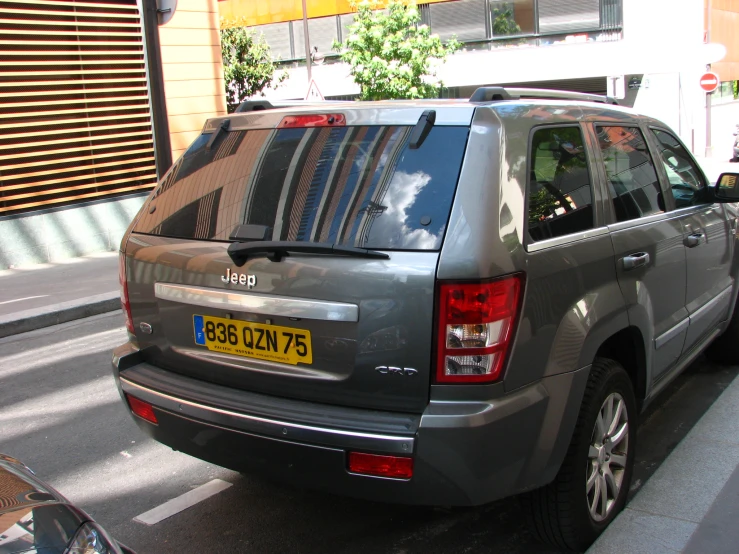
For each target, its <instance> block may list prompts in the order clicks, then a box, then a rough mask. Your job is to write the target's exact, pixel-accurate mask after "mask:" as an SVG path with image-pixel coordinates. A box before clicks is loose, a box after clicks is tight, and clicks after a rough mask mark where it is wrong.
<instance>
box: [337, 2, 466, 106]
mask: <svg viewBox="0 0 739 554" xmlns="http://www.w3.org/2000/svg"><path fill="white" fill-rule="evenodd" d="M379 7H381V5H380V4H379V3H378V2H376V1H374V2H370V1H367V0H365V1H363V2H361V3H360V4H358V5H357V15H356V17H355V21H354V24H352V25H351V26H350V27H349V33H348V34H349V36H348V38H347V39H346V41H345V42H344V43H343V44H342V43H339V42H336V41H334V45H333V47H334V50H336V51H339V52H341V55H340V57H341V60H342V61H344V62H346V63H348V64H349V66H350V70H349V72H350V74H351V75H352V76H353V77H354V81H355V82H356V83H357V84H358V85H359V87H360V90H361V92H360V100H382V99H390V98H435V97H437V96H438V95H439V91H440V89H441V86H442V83H441V81H440V80H439V79H437V78H436V67H437V66H438V65H439V64H440V63H441V62H443V61H444V60H446V57H447V56H448V55H449V54H452V53H454V52H455V51H457V50H458V49H459V47H460V43H459V42H458V41H457V40H456V39H455V38H452V39H451V40H449V41H447V43H446V44H444V43H443V42H442V41H441V39H439V37H438V35H432V34H431V31H430V30H429V28H428V25H419V23H420V21H421V16H420V14H419V13H418V10H417V9H416V6H415V2H413V1H411V2H410V3H408V4H405V3H401V2H399V1H397V0H391V1H390V2H389V3H388V5H387V10H385V11H377V8H379Z"/></svg>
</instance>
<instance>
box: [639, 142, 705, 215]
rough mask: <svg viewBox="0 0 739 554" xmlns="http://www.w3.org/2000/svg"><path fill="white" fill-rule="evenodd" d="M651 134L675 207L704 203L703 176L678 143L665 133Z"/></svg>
mask: <svg viewBox="0 0 739 554" xmlns="http://www.w3.org/2000/svg"><path fill="white" fill-rule="evenodd" d="M652 133H653V134H654V137H655V138H656V139H657V144H658V146H659V151H658V152H659V159H660V161H661V162H662V167H664V169H665V173H666V174H667V180H668V181H669V183H670V189H671V190H672V195H673V196H674V198H675V206H676V207H678V208H685V207H688V206H693V205H695V204H703V203H705V202H706V201H707V199H706V195H705V192H706V183H705V180H704V178H703V175H702V173H701V171H700V170H699V169H698V166H697V165H696V164H695V162H694V161H693V160H692V158H691V157H690V155H689V154H688V152H687V151H686V150H685V148H684V147H683V145H682V144H680V141H679V140H677V139H676V138H675V137H674V136H673V135H671V134H670V133H668V132H667V131H661V130H659V129H652Z"/></svg>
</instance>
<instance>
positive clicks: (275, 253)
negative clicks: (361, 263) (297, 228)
mask: <svg viewBox="0 0 739 554" xmlns="http://www.w3.org/2000/svg"><path fill="white" fill-rule="evenodd" d="M291 252H292V253H296V254H298V253H300V254H329V255H333V256H350V257H354V258H374V259H378V260H387V259H389V258H390V256H389V255H388V254H385V253H384V252H378V251H377V250H369V249H367V248H358V247H356V246H341V245H340V244H330V243H326V242H300V241H298V242H289V241H255V242H233V243H231V244H230V245H229V246H228V255H229V256H230V257H231V259H232V260H233V262H234V263H235V264H236V265H237V266H238V267H241V266H242V265H244V264H245V263H246V261H247V260H248V259H249V258H253V257H255V256H266V257H267V259H269V260H271V261H273V262H279V261H280V260H282V258H284V257H285V256H289V255H290V253H291Z"/></svg>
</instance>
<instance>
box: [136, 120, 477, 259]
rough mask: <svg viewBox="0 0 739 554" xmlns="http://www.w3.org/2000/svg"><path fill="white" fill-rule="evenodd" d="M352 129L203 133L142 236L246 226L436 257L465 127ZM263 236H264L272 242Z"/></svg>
mask: <svg viewBox="0 0 739 554" xmlns="http://www.w3.org/2000/svg"><path fill="white" fill-rule="evenodd" d="M412 130H413V127H409V126H356V127H334V128H330V127H326V128H302V129H280V130H272V129H269V130H262V129H259V130H250V131H231V132H228V133H221V135H220V136H219V137H217V140H216V142H215V144H213V145H212V147H211V148H210V150H208V149H206V145H207V143H208V141H209V140H210V139H211V137H212V135H210V134H208V135H201V136H200V137H199V138H198V139H197V140H196V141H195V142H194V143H193V144H192V146H190V148H189V149H188V150H187V152H186V153H185V154H184V155H183V156H182V158H180V159H179V160H178V161H177V163H176V165H175V166H174V167H173V168H172V170H171V171H170V173H169V174H168V175H166V176H165V178H164V179H163V180H162V183H161V185H160V187H159V189H158V192H157V196H156V198H155V199H154V200H153V201H152V205H153V206H155V207H156V209H155V210H154V211H153V213H150V212H151V209H149V210H146V212H145V213H144V214H143V215H142V217H141V218H140V219H139V221H138V222H137V224H136V227H135V229H134V231H135V232H138V233H146V234H153V235H162V236H167V237H178V238H184V239H201V240H229V236H230V235H231V234H232V232H233V231H234V229H235V228H236V227H237V226H238V225H241V224H243V223H249V224H257V225H264V226H267V227H268V228H270V229H271V239H272V240H280V241H306V242H326V243H332V244H341V245H346V246H359V247H365V248H375V249H383V250H393V249H397V250H438V249H439V248H440V246H441V240H442V238H443V234H444V230H445V228H446V225H447V221H448V219H449V212H450V210H451V204H452V199H453V197H454V191H455V189H456V185H457V179H458V177H459V171H460V167H461V165H462V158H463V157H464V150H465V146H466V144H467V134H468V130H469V129H468V128H467V127H447V126H435V127H433V128H432V129H431V132H430V133H429V135H428V137H427V138H426V140H425V141H424V142H423V143H422V144H421V146H420V147H419V148H418V149H415V150H412V149H410V148H409V147H408V141H409V137H410V134H411V131H412ZM268 238H269V235H268Z"/></svg>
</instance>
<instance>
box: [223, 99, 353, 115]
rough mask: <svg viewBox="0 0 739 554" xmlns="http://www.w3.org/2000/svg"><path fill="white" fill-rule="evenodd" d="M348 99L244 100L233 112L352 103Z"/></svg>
mask: <svg viewBox="0 0 739 554" xmlns="http://www.w3.org/2000/svg"><path fill="white" fill-rule="evenodd" d="M352 103H353V102H351V101H349V100H323V101H321V100H244V101H243V102H242V103H241V104H239V106H238V107H237V108H236V110H235V111H234V113H246V112H258V111H261V110H275V109H277V108H295V107H298V106H303V107H307V108H309V107H313V106H323V105H325V104H352Z"/></svg>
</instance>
